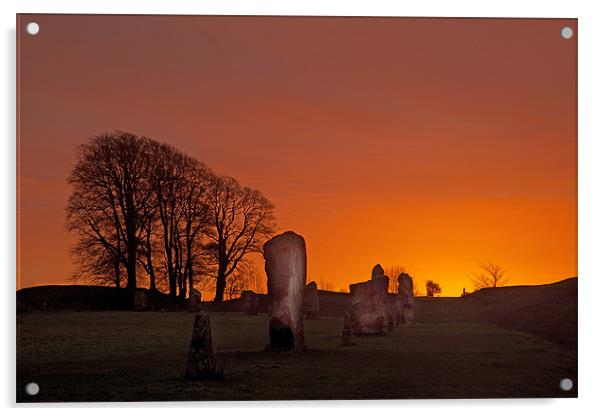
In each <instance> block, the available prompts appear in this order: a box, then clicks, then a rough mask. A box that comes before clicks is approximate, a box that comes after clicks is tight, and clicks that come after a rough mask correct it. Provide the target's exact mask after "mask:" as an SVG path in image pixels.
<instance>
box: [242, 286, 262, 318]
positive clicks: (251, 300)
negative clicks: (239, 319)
mask: <svg viewBox="0 0 602 416" xmlns="http://www.w3.org/2000/svg"><path fill="white" fill-rule="evenodd" d="M240 301H241V305H242V312H243V313H244V314H245V315H257V312H258V311H259V295H258V294H257V293H255V292H253V291H252V290H243V291H242V293H241V294H240Z"/></svg>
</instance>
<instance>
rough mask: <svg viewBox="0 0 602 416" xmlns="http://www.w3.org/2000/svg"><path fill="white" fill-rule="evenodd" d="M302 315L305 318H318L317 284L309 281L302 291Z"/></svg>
mask: <svg viewBox="0 0 602 416" xmlns="http://www.w3.org/2000/svg"><path fill="white" fill-rule="evenodd" d="M303 315H304V316H305V319H319V318H320V297H319V296H318V285H317V284H316V282H309V283H308V285H307V286H305V291H304V292H303Z"/></svg>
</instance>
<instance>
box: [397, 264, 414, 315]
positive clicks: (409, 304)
mask: <svg viewBox="0 0 602 416" xmlns="http://www.w3.org/2000/svg"><path fill="white" fill-rule="evenodd" d="M397 281H398V282H399V303H400V306H401V311H402V323H404V324H411V323H412V322H414V282H413V281H412V277H411V276H410V275H409V274H407V273H401V274H400V275H399V277H398V278H397Z"/></svg>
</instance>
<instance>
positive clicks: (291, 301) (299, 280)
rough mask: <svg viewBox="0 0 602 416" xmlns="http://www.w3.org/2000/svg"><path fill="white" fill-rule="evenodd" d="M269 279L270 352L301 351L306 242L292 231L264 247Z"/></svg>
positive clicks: (280, 235)
mask: <svg viewBox="0 0 602 416" xmlns="http://www.w3.org/2000/svg"><path fill="white" fill-rule="evenodd" d="M263 257H264V258H265V271H266V274H267V276H268V296H269V298H270V301H271V303H272V305H271V308H270V323H269V333H270V345H269V346H268V349H270V350H276V351H280V350H295V351H301V350H303V349H304V347H305V340H304V333H303V290H304V289H305V280H306V268H307V254H306V251H305V240H304V239H303V237H301V236H300V235H298V234H295V233H294V232H292V231H287V232H285V233H283V234H279V235H277V236H275V237H274V238H272V239H271V240H269V241H268V242H266V243H265V244H264V246H263Z"/></svg>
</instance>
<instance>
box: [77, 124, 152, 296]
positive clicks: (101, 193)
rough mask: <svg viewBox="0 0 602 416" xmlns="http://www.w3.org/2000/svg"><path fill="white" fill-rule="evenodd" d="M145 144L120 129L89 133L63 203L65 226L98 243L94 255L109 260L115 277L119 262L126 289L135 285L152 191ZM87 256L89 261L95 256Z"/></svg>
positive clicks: (89, 241)
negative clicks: (117, 130) (141, 238)
mask: <svg viewBox="0 0 602 416" xmlns="http://www.w3.org/2000/svg"><path fill="white" fill-rule="evenodd" d="M148 144H149V140H148V139H146V138H140V137H137V136H135V135H133V134H130V133H124V132H115V133H105V134H101V135H98V136H94V137H92V138H91V139H90V140H89V141H88V142H87V143H85V144H83V145H81V146H79V147H78V161H77V164H76V166H75V168H74V169H73V170H72V171H71V174H70V176H69V179H68V182H69V184H70V185H71V186H72V187H73V191H72V193H71V195H70V196H69V200H68V203H67V208H66V215H67V226H68V228H69V230H70V231H72V232H74V233H76V234H78V235H79V237H80V243H83V244H84V245H89V246H90V247H91V245H90V244H92V245H94V244H95V245H99V246H101V247H103V249H104V250H101V251H99V252H98V253H99V254H98V255H99V256H107V257H108V258H111V259H113V260H114V269H115V273H116V277H115V281H116V282H119V281H120V278H119V270H120V267H118V263H121V264H123V265H124V267H125V270H126V274H127V284H126V286H127V287H128V288H130V289H134V288H136V264H137V256H138V249H139V241H140V237H141V234H142V233H144V230H145V225H146V224H145V214H144V211H145V207H146V206H147V204H148V203H149V198H150V195H151V193H150V187H149V184H148V177H149V175H148V174H149V169H148V163H147V162H146V160H147V158H148ZM91 254H92V253H90V252H88V253H86V256H90V255H91ZM86 261H87V262H88V265H91V264H94V259H89V260H86ZM101 263H102V262H100V263H98V264H101Z"/></svg>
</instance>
